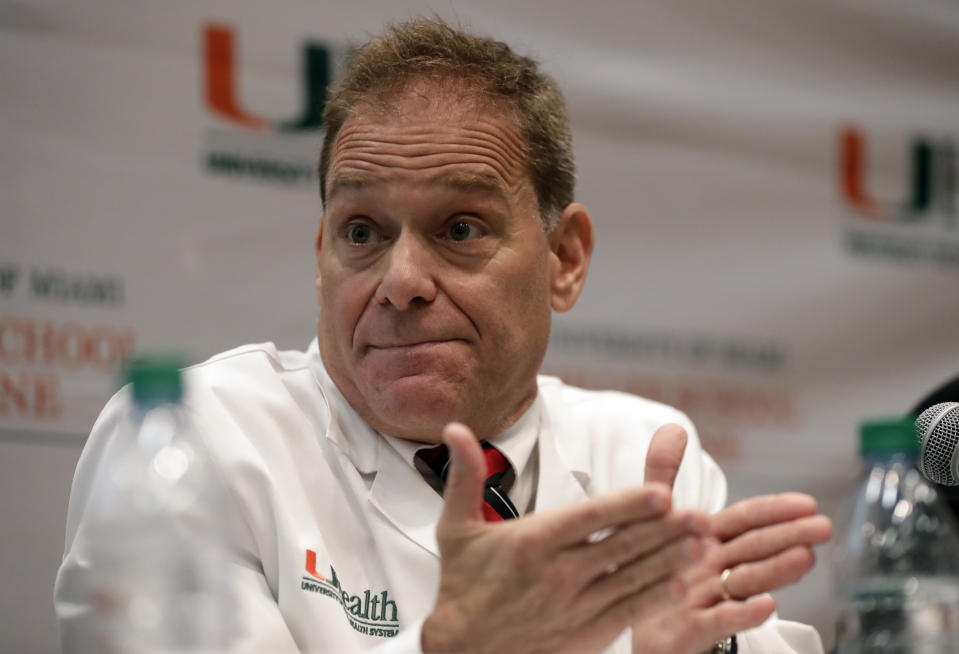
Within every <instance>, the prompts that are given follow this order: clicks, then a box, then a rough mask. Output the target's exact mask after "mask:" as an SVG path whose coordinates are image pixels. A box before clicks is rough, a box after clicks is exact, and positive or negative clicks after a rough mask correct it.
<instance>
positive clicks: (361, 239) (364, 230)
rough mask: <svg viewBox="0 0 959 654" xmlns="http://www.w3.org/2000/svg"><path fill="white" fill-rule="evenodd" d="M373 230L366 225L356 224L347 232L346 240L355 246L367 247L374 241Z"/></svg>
mask: <svg viewBox="0 0 959 654" xmlns="http://www.w3.org/2000/svg"><path fill="white" fill-rule="evenodd" d="M373 237H374V234H373V229H372V228H371V227H370V226H369V225H366V224H364V223H355V224H353V225H350V226H349V228H348V229H347V230H346V239H347V240H348V241H349V242H350V243H352V244H353V245H365V244H367V243H370V242H371V241H372V240H373Z"/></svg>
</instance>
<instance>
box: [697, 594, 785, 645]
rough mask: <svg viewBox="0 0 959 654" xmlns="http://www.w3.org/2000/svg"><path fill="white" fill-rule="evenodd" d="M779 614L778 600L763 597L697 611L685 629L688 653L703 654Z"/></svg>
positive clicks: (722, 603) (720, 604) (724, 603)
mask: <svg viewBox="0 0 959 654" xmlns="http://www.w3.org/2000/svg"><path fill="white" fill-rule="evenodd" d="M775 610H776V600H774V599H773V598H772V596H770V595H760V596H759V597H753V598H751V599H749V600H748V601H745V602H721V603H719V604H717V605H716V606H713V607H710V608H708V609H702V610H700V611H697V612H696V614H695V615H694V617H693V618H692V619H691V620H689V621H687V624H686V625H684V627H685V629H686V631H685V633H686V638H687V639H686V642H685V643H684V645H685V647H683V649H684V650H685V651H704V650H707V649H708V648H709V646H710V645H712V644H713V643H715V642H716V641H717V640H719V639H721V638H726V637H727V636H729V635H730V634H736V633H739V632H741V631H746V630H747V629H752V628H753V627H758V626H759V625H761V624H762V623H763V622H765V621H766V620H767V619H769V616H771V615H772V614H773V611H775Z"/></svg>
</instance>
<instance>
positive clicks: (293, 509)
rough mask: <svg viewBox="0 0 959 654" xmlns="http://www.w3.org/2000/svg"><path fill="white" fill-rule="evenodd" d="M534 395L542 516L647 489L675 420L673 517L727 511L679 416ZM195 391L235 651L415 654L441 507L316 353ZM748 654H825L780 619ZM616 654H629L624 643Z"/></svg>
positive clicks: (213, 377) (77, 527)
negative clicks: (233, 607)
mask: <svg viewBox="0 0 959 654" xmlns="http://www.w3.org/2000/svg"><path fill="white" fill-rule="evenodd" d="M538 382H539V396H538V398H537V400H536V401H537V402H541V403H543V407H544V408H545V411H544V412H543V415H544V416H545V417H544V419H543V425H542V429H541V432H540V438H539V442H538V446H537V449H536V450H534V453H535V455H537V456H538V457H539V480H538V486H537V492H536V509H537V510H538V511H543V510H547V509H549V508H553V507H557V506H563V505H567V504H570V503H573V502H577V501H580V500H583V499H585V498H587V497H589V496H592V495H596V494H599V493H603V492H605V491H609V490H614V489H618V488H624V487H628V486H631V485H635V484H638V483H640V482H642V475H643V467H644V466H643V462H644V457H645V452H646V448H647V446H648V443H649V440H650V438H651V436H652V434H653V432H654V431H655V429H656V428H658V427H659V426H660V425H662V424H663V423H666V422H678V423H680V424H682V425H683V426H684V427H685V428H686V429H687V431H688V432H689V444H688V445H687V449H686V455H685V458H684V460H683V463H682V465H681V466H680V470H679V475H678V478H677V481H676V486H675V489H674V500H673V501H674V505H675V506H678V507H698V508H701V509H703V510H706V511H716V510H717V509H719V508H721V507H722V506H723V504H724V503H725V499H726V482H725V478H724V477H723V474H722V472H721V471H720V469H719V467H718V466H717V465H716V464H715V462H714V461H713V460H712V459H711V458H710V457H709V456H708V455H707V454H706V453H705V452H703V451H702V449H701V447H700V444H699V440H698V438H697V436H696V432H695V430H694V428H693V426H692V424H691V423H690V422H689V420H688V419H687V418H686V416H685V415H683V414H682V413H680V412H678V411H676V410H675V409H672V408H670V407H667V406H665V405H662V404H658V403H655V402H651V401H648V400H644V399H642V398H638V397H635V396H631V395H626V394H622V393H612V392H602V393H597V392H590V391H584V390H581V389H577V388H573V387H570V386H566V385H564V384H563V383H562V382H561V381H560V380H559V379H556V378H553V377H545V376H541V377H539V379H538ZM185 385H186V389H187V400H186V402H187V405H188V407H189V409H190V412H191V414H192V417H193V419H194V421H195V426H196V428H197V429H196V433H197V434H198V438H199V439H200V446H201V447H202V448H204V449H205V450H206V451H207V452H208V453H209V455H210V457H211V458H212V460H213V461H214V464H215V466H216V467H217V468H218V469H219V472H220V474H221V477H222V479H223V480H225V481H226V483H227V485H228V488H229V493H230V496H231V498H232V501H233V505H234V508H235V516H234V517H235V520H233V522H232V524H231V526H230V527H229V533H227V534H225V538H226V539H227V540H228V542H229V543H230V544H231V547H232V560H231V563H230V564H231V569H232V573H231V577H232V579H233V582H234V583H235V585H236V589H237V590H238V593H237V601H238V603H239V606H238V611H237V613H236V615H235V622H234V629H235V634H236V644H235V646H234V647H233V648H232V649H231V651H236V652H257V653H269V652H284V653H289V652H296V651H308V652H324V653H331V654H332V653H335V652H358V651H366V650H370V649H373V648H376V651H377V652H378V653H379V654H386V653H387V652H391V653H392V652H418V651H419V642H420V628H421V626H422V621H423V620H424V618H425V617H426V616H427V615H428V614H429V612H430V610H431V609H432V606H433V603H434V601H435V597H436V591H437V588H438V583H439V555H438V551H437V546H436V539H435V527H436V521H437V519H438V517H439V514H440V512H441V509H442V499H441V498H440V496H439V495H438V494H437V493H436V492H434V491H433V489H432V488H430V486H429V485H427V484H426V483H424V482H423V479H422V478H421V477H420V475H419V474H418V473H417V472H416V471H415V470H414V469H413V468H412V467H411V466H410V465H409V464H408V463H407V462H406V461H405V460H403V458H402V457H401V456H400V455H399V454H398V453H397V452H396V451H395V450H394V449H393V448H392V447H390V446H389V445H388V444H387V442H386V441H385V440H384V439H383V438H382V437H380V436H378V435H377V434H376V433H375V432H373V430H371V429H370V427H369V426H367V425H366V424H365V423H364V422H363V421H362V420H361V419H360V418H359V416H358V415H357V414H356V413H355V412H354V411H353V410H352V409H351V408H350V407H349V406H348V405H347V403H346V402H345V400H344V399H343V398H342V396H341V395H340V393H339V391H338V390H337V389H336V387H335V386H334V385H333V383H332V382H331V380H330V379H329V377H328V376H327V374H326V372H325V370H324V369H323V367H322V363H321V362H320V359H319V355H318V353H317V351H316V344H315V342H314V344H313V345H312V346H311V348H310V350H309V351H307V352H305V353H304V352H278V351H277V350H276V348H275V347H274V346H273V345H272V344H263V345H250V346H244V347H240V348H237V349H235V350H231V351H228V352H225V353H223V354H220V355H218V356H216V357H213V358H212V359H210V360H209V361H207V362H205V363H202V364H200V365H197V366H194V367H192V368H189V369H188V370H187V372H186V375H185ZM129 401H130V400H129V393H128V391H126V390H124V391H121V392H120V393H118V394H117V395H116V396H114V397H113V398H112V399H111V400H110V402H109V403H108V404H107V406H106V407H105V408H104V410H103V412H102V414H101V415H100V417H99V419H98V420H97V423H96V425H95V426H94V428H93V432H92V433H91V435H90V438H89V440H88V442H87V444H86V446H85V447H84V450H83V453H82V454H81V456H80V461H79V463H78V466H77V472H76V476H75V478H74V482H73V488H72V491H71V495H70V507H69V512H68V516H67V530H66V531H67V534H66V549H65V554H64V560H63V564H62V566H61V568H60V570H59V573H58V575H57V582H56V588H55V604H56V611H57V616H58V619H59V623H60V629H61V637H62V639H63V640H64V642H69V640H70V635H71V630H72V629H76V628H77V626H78V625H79V624H81V623H82V621H83V620H85V619H87V616H88V615H89V613H88V610H87V608H88V604H89V601H90V597H89V596H88V594H86V593H85V587H86V582H87V580H88V579H89V578H90V577H91V576H92V575H95V574H96V570H92V569H90V567H89V565H88V559H87V556H86V548H87V547H88V545H87V541H86V539H85V537H84V522H83V512H84V507H85V506H86V505H87V503H88V500H89V498H90V494H91V489H92V487H93V480H94V478H95V476H96V469H97V466H98V463H99V462H100V460H101V459H102V457H103V456H104V453H105V451H106V446H107V444H108V442H109V441H110V439H111V438H113V437H114V436H115V435H116V434H117V433H118V429H119V425H120V424H121V417H122V416H123V415H124V412H125V411H126V408H127V407H128V405H129ZM364 631H366V633H363V632H364ZM394 631H395V632H397V633H396V634H395V635H392V636H390V635H389V634H391V633H392V632H394ZM739 647H740V651H741V652H744V653H749V652H763V653H767V654H769V653H773V652H821V651H822V648H821V645H820V642H819V637H818V635H817V634H816V632H815V630H813V629H811V628H810V627H806V626H804V625H799V624H796V623H789V622H784V621H779V620H775V619H773V620H770V621H769V622H767V623H766V624H765V625H763V626H762V627H760V628H758V629H755V630H752V631H751V632H747V633H745V634H740V635H739ZM608 652H610V653H612V652H616V653H617V654H625V653H627V652H629V638H628V633H627V634H624V636H623V637H621V638H620V639H618V640H617V641H616V643H614V645H613V646H611V647H610V649H609V650H608Z"/></svg>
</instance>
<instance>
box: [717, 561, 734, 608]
mask: <svg viewBox="0 0 959 654" xmlns="http://www.w3.org/2000/svg"><path fill="white" fill-rule="evenodd" d="M731 573H732V570H730V569H729V568H726V569H725V570H723V573H722V574H721V575H719V592H720V593H721V594H722V596H723V600H724V601H726V602H728V601H729V600H731V599H732V598H733V596H732V595H730V594H729V589H728V588H726V582H727V581H729V575H730V574H731Z"/></svg>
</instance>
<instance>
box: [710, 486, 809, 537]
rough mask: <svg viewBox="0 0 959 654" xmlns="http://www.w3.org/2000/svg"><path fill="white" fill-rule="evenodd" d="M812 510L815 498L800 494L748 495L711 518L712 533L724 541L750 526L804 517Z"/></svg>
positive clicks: (757, 526)
mask: <svg viewBox="0 0 959 654" xmlns="http://www.w3.org/2000/svg"><path fill="white" fill-rule="evenodd" d="M815 513H816V500H815V499H814V498H813V497H811V496H809V495H804V494H803V493H780V494H779V495H763V496H760V497H751V498H749V499H746V500H742V501H741V502H736V503H735V504H733V505H732V506H730V507H728V508H726V509H723V510H722V511H720V512H719V513H716V514H714V515H713V517H712V527H713V534H714V535H715V536H716V537H717V538H719V539H720V540H723V541H726V540H730V539H731V538H735V537H736V536H739V535H740V534H743V533H745V532H747V531H749V530H750V529H757V528H759V527H766V526H768V525H773V524H776V523H779V522H786V521H789V520H795V519H797V518H804V517H806V516H811V515H813V514H815Z"/></svg>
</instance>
